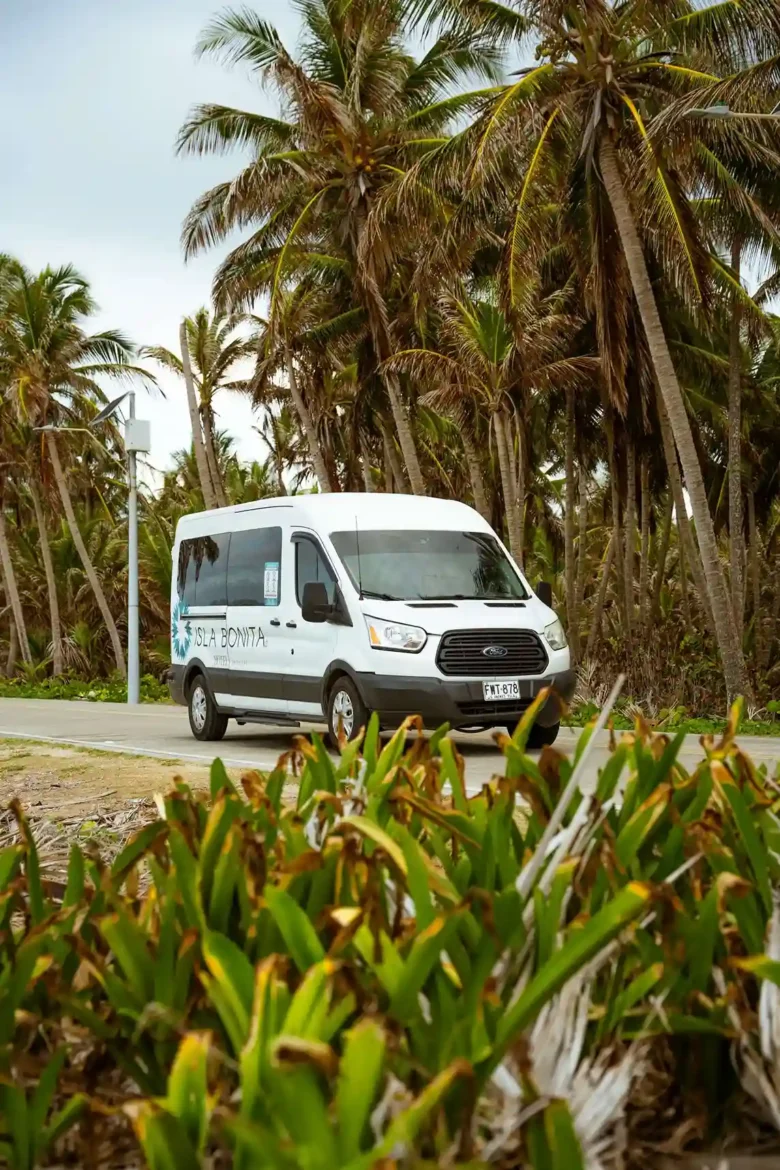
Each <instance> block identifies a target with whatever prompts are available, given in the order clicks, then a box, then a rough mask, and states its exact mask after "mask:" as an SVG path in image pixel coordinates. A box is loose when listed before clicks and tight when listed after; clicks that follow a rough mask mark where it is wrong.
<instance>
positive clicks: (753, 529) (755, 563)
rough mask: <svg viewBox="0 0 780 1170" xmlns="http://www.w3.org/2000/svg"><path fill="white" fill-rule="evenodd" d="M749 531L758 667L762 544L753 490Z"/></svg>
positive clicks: (761, 636)
mask: <svg viewBox="0 0 780 1170" xmlns="http://www.w3.org/2000/svg"><path fill="white" fill-rule="evenodd" d="M748 531H749V533H750V584H751V586H752V593H753V645H754V650H753V652H754V660H755V663H756V666H758V665H759V664H760V662H761V660H762V657H763V655H762V649H761V647H762V643H763V636H764V631H763V629H762V626H761V617H762V614H761V576H760V572H759V565H760V562H761V542H760V539H759V535H758V526H757V525H756V495H755V492H754V491H753V488H752V487H751V488H750V491H749V492H748Z"/></svg>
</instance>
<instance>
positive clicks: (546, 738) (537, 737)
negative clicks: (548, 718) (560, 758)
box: [507, 723, 561, 751]
mask: <svg viewBox="0 0 780 1170" xmlns="http://www.w3.org/2000/svg"><path fill="white" fill-rule="evenodd" d="M560 730H561V725H560V723H553V725H552V727H540V726H539V724H538V723H534V725H533V727H532V728H531V731H530V734H529V736H528V740H527V742H526V745H525V746H526V747H527V748H530V749H531V751H538V750H539V749H540V748H544V747H551V746H552V745H553V744H554V743H555V741H556V739H557V738H558V732H559V731H560ZM507 731H508V732H509V734H510V735H514V733H515V728H514V727H507Z"/></svg>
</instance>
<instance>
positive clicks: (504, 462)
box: [493, 410, 523, 567]
mask: <svg viewBox="0 0 780 1170" xmlns="http://www.w3.org/2000/svg"><path fill="white" fill-rule="evenodd" d="M493 425H494V428H495V432H496V447H497V448H498V466H499V469H500V472H501V488H502V490H503V493H504V507H505V509H506V522H507V532H508V534H509V551H510V552H511V554H512V556H513V557H514V559H515V560H516V561H517V563H518V564H521V557H522V552H523V550H522V546H521V536H520V532H519V528H518V516H517V500H516V496H515V493H516V491H517V487H516V480H515V476H514V474H513V464H514V459H512V460H511V461H510V448H509V443H508V441H507V426H508V419H507V417H506V415H505V413H504V411H502V410H497V411H495V412H494V414H493ZM521 567H522V566H521Z"/></svg>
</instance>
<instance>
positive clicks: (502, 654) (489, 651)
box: [482, 646, 509, 658]
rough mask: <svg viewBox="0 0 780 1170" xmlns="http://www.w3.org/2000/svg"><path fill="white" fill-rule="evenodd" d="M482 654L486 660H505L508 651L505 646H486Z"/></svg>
mask: <svg viewBox="0 0 780 1170" xmlns="http://www.w3.org/2000/svg"><path fill="white" fill-rule="evenodd" d="M482 653H483V654H484V655H485V657H486V658H506V656H507V654H508V653H509V651H508V650H507V648H506V646H486V647H485V649H484V650H483V651H482Z"/></svg>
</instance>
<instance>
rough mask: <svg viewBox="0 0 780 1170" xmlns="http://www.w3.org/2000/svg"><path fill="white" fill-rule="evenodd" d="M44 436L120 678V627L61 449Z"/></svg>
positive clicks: (122, 670) (122, 668)
mask: <svg viewBox="0 0 780 1170" xmlns="http://www.w3.org/2000/svg"><path fill="white" fill-rule="evenodd" d="M46 438H47V440H48V448H49V458H50V459H51V465H52V469H53V471H54V479H55V480H56V483H57V490H58V491H59V493H60V499H61V500H62V506H63V508H64V509H65V517H66V519H67V521H68V527H69V528H70V534H71V536H72V538H73V543H74V544H75V546H76V551H77V552H78V554H79V559H80V560H81V563H82V565H83V566H84V572H85V573H86V575H87V580H88V581H89V584H90V587H91V589H92V592H93V593H94V595H95V600H96V601H97V603H98V608H99V609H100V612H101V614H102V615H103V621H104V622H105V624H106V629H107V630H108V636H109V638H110V639H111V645H112V647H113V650H114V659H115V661H116V668H117V670H118V671H119V673H120V674H121V676H122V678H127V667H126V665H125V652H124V649H123V647H122V640H121V638H120V637H119V630H118V629H117V628H116V622H115V621H114V615H113V614H112V613H111V610H110V609H109V607H108V601H107V600H106V595H105V593H104V592H103V586H102V585H101V584H100V578H99V577H98V575H97V573H96V572H95V566H94V565H93V564H92V560H91V558H90V555H89V553H88V552H87V546H86V545H85V543H84V538H83V536H82V535H81V529H80V528H79V526H78V523H77V521H76V513H75V512H74V510H73V501H72V499H71V498H70V490H69V488H68V481H67V480H66V478H65V475H64V474H63V470H62V464H61V463H60V453H59V449H58V447H57V440H56V439H55V437H54V435H53V434H52V433H51V432H49V434H47V436H46Z"/></svg>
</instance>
